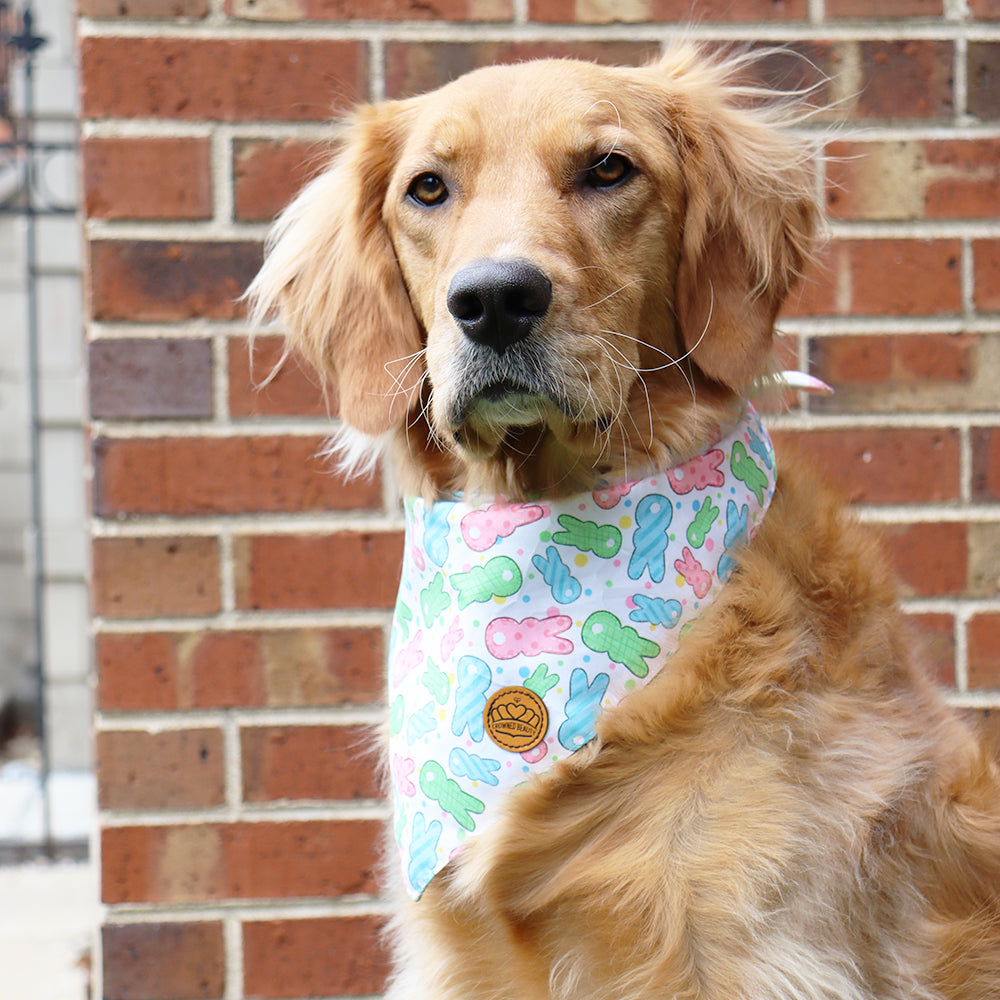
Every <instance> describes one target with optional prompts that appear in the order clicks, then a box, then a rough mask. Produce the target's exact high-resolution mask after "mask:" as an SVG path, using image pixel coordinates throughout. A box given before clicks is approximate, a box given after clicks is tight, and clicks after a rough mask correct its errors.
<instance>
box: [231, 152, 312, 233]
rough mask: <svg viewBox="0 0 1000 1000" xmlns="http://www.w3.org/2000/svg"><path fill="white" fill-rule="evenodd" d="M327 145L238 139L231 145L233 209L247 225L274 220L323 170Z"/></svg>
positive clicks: (237, 216) (238, 217)
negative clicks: (248, 223)
mask: <svg viewBox="0 0 1000 1000" xmlns="http://www.w3.org/2000/svg"><path fill="white" fill-rule="evenodd" d="M328 157H329V149H328V147H327V146H325V145H324V146H320V145H318V144H317V143H314V142H301V141H299V140H297V139H275V140H263V139H240V140H237V141H236V142H235V143H234V144H233V188H234V190H233V207H234V211H235V214H236V218H237V219H240V220H241V221H247V222H261V221H266V220H268V219H273V218H274V216H276V215H277V214H278V212H280V211H281V210H282V209H283V208H284V207H285V206H286V205H287V204H288V203H289V202H290V201H291V200H292V198H294V197H295V195H296V194H297V193H298V192H299V190H300V189H301V188H302V187H304V186H305V184H306V182H307V181H309V180H311V179H312V178H313V177H314V176H315V175H316V173H317V172H318V171H319V170H320V169H322V167H323V165H324V162H325V161H326V160H327V159H328Z"/></svg>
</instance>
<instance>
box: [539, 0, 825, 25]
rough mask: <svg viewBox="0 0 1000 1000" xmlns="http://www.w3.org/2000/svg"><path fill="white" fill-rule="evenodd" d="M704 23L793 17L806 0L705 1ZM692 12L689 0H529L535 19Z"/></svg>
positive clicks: (665, 16)
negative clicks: (625, 0)
mask: <svg viewBox="0 0 1000 1000" xmlns="http://www.w3.org/2000/svg"><path fill="white" fill-rule="evenodd" d="M696 13H697V19H698V22H699V23H701V24H708V23H713V22H723V23H733V22H739V21H772V20H791V19H795V18H802V17H805V15H806V3H805V0H736V2H733V3H727V2H725V0H704V2H701V3H699V4H698V8H697V12H696ZM691 15H692V8H691V4H690V2H689V0H627V2H624V3H623V2H622V0H530V3H529V5H528V17H529V18H530V19H531V20H532V21H542V22H556V23H570V24H572V23H574V22H575V23H578V24H608V23H611V22H624V23H629V24H635V23H641V22H643V21H686V20H688V19H689V18H690V17H691Z"/></svg>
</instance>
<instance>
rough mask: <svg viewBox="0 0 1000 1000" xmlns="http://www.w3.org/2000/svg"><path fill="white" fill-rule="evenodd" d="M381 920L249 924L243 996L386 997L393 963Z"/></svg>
mask: <svg viewBox="0 0 1000 1000" xmlns="http://www.w3.org/2000/svg"><path fill="white" fill-rule="evenodd" d="M381 930H382V922H381V920H379V918H377V917H320V918H312V919H301V920H249V921H246V922H245V923H244V924H243V969H244V986H243V990H244V992H243V995H244V996H246V997H247V998H248V1000H253V998H257V997H268V998H270V997H318V996H365V995H371V994H376V993H381V992H382V990H383V988H384V987H385V983H386V978H387V975H388V971H389V957H388V955H387V953H386V950H385V946H384V945H383V943H382V937H381Z"/></svg>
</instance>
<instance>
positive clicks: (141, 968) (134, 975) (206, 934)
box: [101, 920, 226, 1000]
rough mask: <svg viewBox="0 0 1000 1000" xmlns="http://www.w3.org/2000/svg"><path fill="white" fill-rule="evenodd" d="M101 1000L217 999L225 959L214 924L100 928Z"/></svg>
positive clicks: (222, 987) (222, 986)
mask: <svg viewBox="0 0 1000 1000" xmlns="http://www.w3.org/2000/svg"><path fill="white" fill-rule="evenodd" d="M101 951H102V953H103V959H104V960H103V968H104V977H103V978H104V992H103V993H102V994H101V995H102V997H103V998H104V1000H177V998H178V997H184V998H185V1000H221V997H222V996H223V995H224V990H225V979H226V958H225V944H224V941H223V935H222V924H221V923H218V922H216V921H207V920H206V921H194V922H190V923H187V922H180V921H178V922H176V923H175V922H173V921H171V922H169V923H145V922H144V923H136V924H105V925H104V927H102V928H101Z"/></svg>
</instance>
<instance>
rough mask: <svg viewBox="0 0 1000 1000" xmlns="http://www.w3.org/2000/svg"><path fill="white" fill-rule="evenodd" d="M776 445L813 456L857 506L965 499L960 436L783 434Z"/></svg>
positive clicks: (940, 432)
mask: <svg viewBox="0 0 1000 1000" xmlns="http://www.w3.org/2000/svg"><path fill="white" fill-rule="evenodd" d="M774 439H775V442H776V444H777V445H778V447H779V449H780V448H783V447H789V448H792V449H794V450H795V451H797V452H799V453H800V454H802V455H805V456H808V458H809V460H810V461H811V462H813V463H814V464H815V465H816V467H817V468H818V469H821V470H823V474H824V476H825V478H827V479H828V480H830V481H832V482H835V483H836V484H837V486H838V488H839V489H840V490H841V492H842V493H843V494H844V495H845V496H846V497H847V498H848V499H849V500H850V501H851V502H852V503H865V504H883V503H894V504H905V503H921V502H922V503H934V502H937V501H941V500H957V499H958V498H959V496H960V478H959V477H960V466H961V462H960V440H959V435H958V432H957V431H955V430H949V429H944V428H933V429H922V428H898V427H882V428H855V429H831V430H814V431H779V432H776V433H775V434H774ZM779 455H780V451H779ZM963 580H964V577H963Z"/></svg>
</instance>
